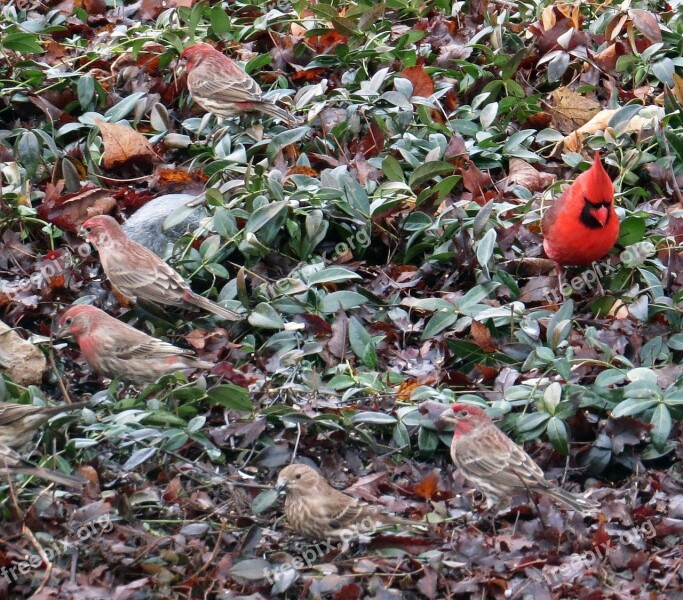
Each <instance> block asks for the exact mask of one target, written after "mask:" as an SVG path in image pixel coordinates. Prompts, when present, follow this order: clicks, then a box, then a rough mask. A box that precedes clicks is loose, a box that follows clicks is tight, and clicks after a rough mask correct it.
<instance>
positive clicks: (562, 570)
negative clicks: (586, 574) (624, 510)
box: [543, 520, 657, 586]
mask: <svg viewBox="0 0 683 600" xmlns="http://www.w3.org/2000/svg"><path fill="white" fill-rule="evenodd" d="M656 535H657V530H656V529H655V526H654V525H653V524H652V521H649V520H648V521H645V522H644V523H642V524H641V525H639V526H636V527H632V528H631V529H626V530H625V531H622V532H621V533H620V534H619V538H618V539H617V540H614V541H615V542H618V543H619V544H621V545H622V546H630V545H633V544H635V543H636V542H637V541H638V540H640V539H642V538H645V539H648V540H649V539H652V538H653V537H655V536H656ZM617 547H618V545H617V544H616V543H615V545H613V546H608V545H607V544H599V545H598V546H596V547H595V548H594V549H593V550H587V551H586V552H583V553H581V554H572V556H571V558H570V559H569V561H568V562H566V563H564V564H562V565H560V566H559V567H553V568H552V569H551V570H549V571H544V572H543V577H545V579H546V581H547V582H548V583H549V584H550V585H553V586H554V585H557V584H558V583H560V582H561V580H562V579H563V578H564V579H568V578H571V577H572V576H574V575H576V574H578V573H580V572H581V571H582V570H584V569H588V568H590V567H592V566H594V565H596V564H597V563H598V562H600V561H602V560H603V559H605V558H607V557H609V556H610V554H612V553H613V552H615V551H616V549H617Z"/></svg>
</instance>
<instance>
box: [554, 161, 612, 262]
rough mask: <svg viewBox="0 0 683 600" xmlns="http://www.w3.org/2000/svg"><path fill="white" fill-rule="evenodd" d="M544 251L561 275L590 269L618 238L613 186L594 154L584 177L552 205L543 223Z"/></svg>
mask: <svg viewBox="0 0 683 600" xmlns="http://www.w3.org/2000/svg"><path fill="white" fill-rule="evenodd" d="M541 231H542V232H543V248H544V249H545V253H546V254H547V255H548V258H550V259H552V260H554V261H555V264H556V265H557V269H558V273H560V272H561V271H562V267H563V266H565V265H589V264H591V263H592V262H594V261H596V260H600V259H601V258H603V257H604V256H605V255H606V254H607V253H608V252H609V251H610V250H611V249H612V246H614V244H615V242H616V241H617V237H618V236H619V217H617V213H616V212H615V211H614V186H613V185H612V180H611V179H610V178H609V175H607V173H606V172H605V169H604V168H603V166H602V162H601V161H600V153H599V152H596V153H595V159H594V161H593V166H592V167H591V168H590V169H588V171H586V172H585V173H581V175H579V176H578V177H577V178H576V180H575V181H574V183H572V184H571V185H570V186H569V187H568V188H567V189H566V190H565V191H564V193H563V194H562V195H561V196H560V197H559V198H558V199H557V200H555V202H553V203H552V205H551V206H550V208H549V209H548V210H546V211H545V213H544V214H543V219H542V220H541Z"/></svg>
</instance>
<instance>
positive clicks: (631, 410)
mask: <svg viewBox="0 0 683 600" xmlns="http://www.w3.org/2000/svg"><path fill="white" fill-rule="evenodd" d="M655 404H658V401H657V399H656V398H654V399H653V398H629V399H628V400H624V401H622V402H620V403H619V404H617V406H615V408H614V410H613V411H612V417H614V418H617V417H628V416H631V415H639V414H641V413H644V412H645V411H646V410H648V409H650V408H652V407H653V406H655Z"/></svg>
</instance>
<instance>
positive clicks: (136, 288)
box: [105, 244, 190, 306]
mask: <svg viewBox="0 0 683 600" xmlns="http://www.w3.org/2000/svg"><path fill="white" fill-rule="evenodd" d="M137 246H138V245H137V244H135V245H133V244H130V246H129V247H128V250H129V252H128V254H129V255H130V256H129V257H130V261H127V262H126V263H125V264H124V263H123V262H122V261H118V262H117V261H114V260H108V261H107V265H106V269H105V270H106V272H107V277H108V278H109V280H110V281H111V283H112V285H113V286H115V287H117V288H118V289H119V290H121V292H122V293H123V294H124V295H126V296H132V297H135V298H137V297H140V298H143V299H145V300H149V301H150V302H155V303H158V304H170V305H172V306H181V305H182V304H183V294H184V293H185V292H187V291H189V290H190V287H189V286H188V284H187V282H186V281H185V280H184V279H183V278H182V277H181V276H180V273H178V272H177V271H175V270H174V269H173V268H172V267H170V266H169V265H167V264H166V263H165V262H164V261H163V260H162V259H161V258H159V257H158V256H157V255H156V254H153V253H152V252H150V251H149V250H147V249H146V248H144V247H141V248H138V247H137ZM141 250H145V251H146V252H142V251H141Z"/></svg>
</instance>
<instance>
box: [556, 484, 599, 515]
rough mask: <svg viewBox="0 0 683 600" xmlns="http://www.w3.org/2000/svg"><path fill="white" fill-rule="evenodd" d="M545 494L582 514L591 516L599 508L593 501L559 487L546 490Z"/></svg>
mask: <svg viewBox="0 0 683 600" xmlns="http://www.w3.org/2000/svg"><path fill="white" fill-rule="evenodd" d="M546 494H547V495H548V496H550V497H551V498H554V499H555V500H557V501H558V502H560V503H561V504H564V505H565V506H568V507H569V508H571V509H573V510H575V511H576V512H580V513H582V514H593V513H595V512H596V511H597V510H598V509H599V508H600V505H599V504H598V503H597V502H595V501H594V500H590V499H588V498H584V497H582V496H576V495H574V494H572V493H571V492H568V491H566V490H563V489H562V488H560V487H552V488H549V489H548V490H546Z"/></svg>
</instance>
